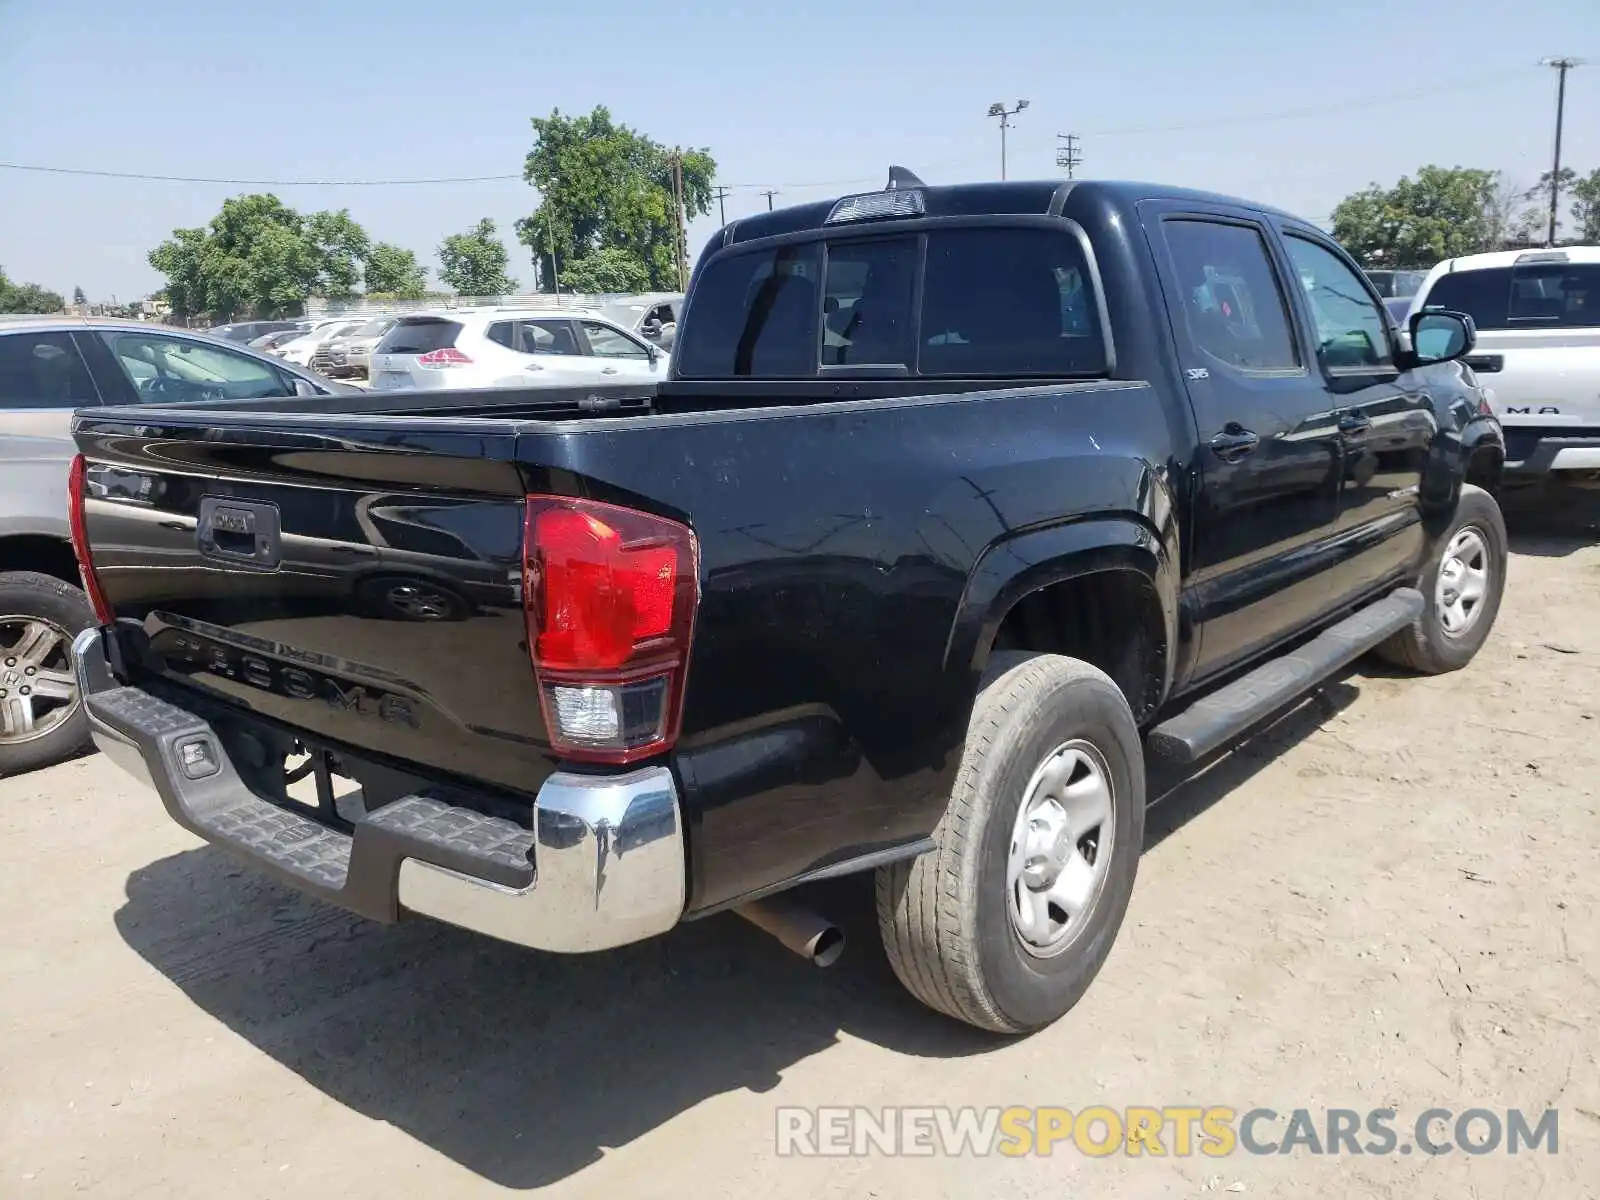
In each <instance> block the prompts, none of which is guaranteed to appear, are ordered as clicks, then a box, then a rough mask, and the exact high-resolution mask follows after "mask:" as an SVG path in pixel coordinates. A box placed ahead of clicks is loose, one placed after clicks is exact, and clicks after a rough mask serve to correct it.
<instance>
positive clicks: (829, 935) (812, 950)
mask: <svg viewBox="0 0 1600 1200" xmlns="http://www.w3.org/2000/svg"><path fill="white" fill-rule="evenodd" d="M733 911H734V912H736V913H738V914H739V915H740V916H741V917H743V918H744V919H745V920H746V921H749V922H750V924H752V925H754V926H755V927H756V928H757V929H761V930H764V931H765V932H767V933H770V934H771V935H772V936H773V937H775V938H777V939H778V941H779V942H781V943H782V944H783V945H785V946H787V947H788V948H789V949H790V950H793V951H794V952H795V953H796V954H798V955H799V956H800V957H801V958H808V959H810V960H811V961H812V962H814V963H815V964H816V965H817V966H819V967H831V966H832V965H833V964H834V963H835V962H837V961H838V959H839V955H841V954H843V953H844V934H843V933H841V932H840V931H839V927H838V926H837V925H835V924H834V923H833V922H832V921H829V920H827V919H826V918H823V917H819V916H818V915H817V914H816V913H814V912H812V911H811V910H810V909H808V908H801V907H800V906H799V905H798V904H795V903H793V902H792V901H789V900H785V899H784V898H783V897H781V896H769V897H767V899H765V900H752V901H751V902H750V903H749V904H741V905H740V906H739V907H738V908H736V909H734V910H733Z"/></svg>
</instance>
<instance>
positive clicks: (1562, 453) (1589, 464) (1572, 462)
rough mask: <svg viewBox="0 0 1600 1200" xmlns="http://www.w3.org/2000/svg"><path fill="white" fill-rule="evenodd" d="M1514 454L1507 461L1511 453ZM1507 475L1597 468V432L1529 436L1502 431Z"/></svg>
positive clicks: (1599, 439) (1599, 440)
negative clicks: (1574, 434) (1514, 458)
mask: <svg viewBox="0 0 1600 1200" xmlns="http://www.w3.org/2000/svg"><path fill="white" fill-rule="evenodd" d="M1513 454H1516V455H1517V456H1518V457H1517V459H1516V460H1515V461H1509V460H1510V457H1511V455H1513ZM1506 455H1507V459H1508V461H1507V462H1506V466H1505V472H1506V474H1507V475H1510V476H1516V477H1521V478H1527V477H1530V476H1536V475H1548V474H1550V473H1551V472H1552V471H1600V434H1585V435H1582V436H1576V437H1529V436H1528V435H1526V434H1522V435H1519V434H1518V431H1517V430H1516V429H1515V428H1510V429H1507V430H1506Z"/></svg>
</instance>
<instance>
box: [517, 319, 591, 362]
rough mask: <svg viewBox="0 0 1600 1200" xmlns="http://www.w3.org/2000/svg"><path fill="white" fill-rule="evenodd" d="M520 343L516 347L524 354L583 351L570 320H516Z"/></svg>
mask: <svg viewBox="0 0 1600 1200" xmlns="http://www.w3.org/2000/svg"><path fill="white" fill-rule="evenodd" d="M517 327H518V329H519V330H520V332H521V339H522V344H521V345H520V346H518V347H517V349H518V350H521V351H522V353H524V354H563V355H577V354H582V353H583V348H582V347H581V346H579V345H578V335H577V334H575V333H573V332H572V322H571V321H518V322H517Z"/></svg>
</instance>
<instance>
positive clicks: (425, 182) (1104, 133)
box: [0, 67, 1527, 194]
mask: <svg viewBox="0 0 1600 1200" xmlns="http://www.w3.org/2000/svg"><path fill="white" fill-rule="evenodd" d="M1526 71H1527V68H1525V67H1519V68H1517V69H1516V70H1513V71H1506V72H1502V73H1500V74H1497V75H1482V76H1477V77H1474V78H1471V79H1467V80H1463V81H1461V82H1459V83H1453V84H1443V85H1439V86H1436V87H1430V88H1421V89H1413V90H1411V91H1408V92H1392V93H1388V94H1385V95H1378V96H1365V97H1359V98H1351V99H1347V100H1343V101H1333V102H1330V103H1321V104H1310V105H1302V106H1300V107H1298V108H1290V109H1282V110H1278V111H1276V112H1254V113H1237V114H1234V115H1232V116H1227V117H1216V118H1208V119H1206V120H1202V121H1187V122H1182V123H1180V124H1174V125H1134V126H1124V127H1122V128H1118V129H1093V130H1089V131H1088V132H1087V133H1084V134H1081V135H1079V136H1081V137H1101V138H1106V137H1134V136H1138V135H1141V134H1147V133H1182V132H1186V131H1188V130H1191V129H1215V128H1218V127H1221V126H1226V125H1241V124H1249V123H1251V122H1256V121H1290V120H1295V119H1298V118H1301V117H1315V116H1321V115H1323V114H1326V113H1335V112H1341V111H1345V110H1351V109H1364V108H1382V107H1386V106H1389V105H1393V104H1397V103H1400V102H1402V101H1405V100H1413V99H1417V98H1419V97H1425V96H1432V95H1438V94H1441V93H1449V92H1458V91H1468V90H1479V89H1482V88H1484V87H1488V86H1491V85H1493V84H1496V83H1503V82H1506V81H1508V80H1510V79H1513V78H1526V77H1527V76H1526ZM970 161H971V159H970V156H969V157H966V158H962V159H959V160H958V159H951V160H947V161H946V162H943V163H934V164H931V166H932V167H934V168H937V167H940V166H958V165H961V164H963V163H967V162H970ZM924 165H925V166H928V165H930V164H924ZM0 170H7V171H24V172H34V173H37V174H46V175H77V176H88V177H92V178H98V179H124V180H132V181H136V182H144V183H209V184H222V185H227V186H236V187H274V188H288V187H428V186H434V185H438V184H461V183H520V182H523V177H522V176H521V175H520V174H506V175H449V176H439V177H430V178H420V179H243V178H225V177H217V176H203V175H154V174H147V173H144V172H138V171H103V170H97V169H93V168H88V167H57V166H48V165H42V164H38V163H16V162H0ZM880 178H881V176H856V177H855V178H853V179H815V180H811V181H808V182H787V183H780V184H777V185H772V184H767V183H733V184H728V185H726V186H727V187H728V188H729V189H730V190H733V191H756V192H761V193H763V194H764V193H765V192H766V191H767V190H768V189H771V190H773V191H804V190H806V189H808V188H825V187H848V186H851V185H854V184H858V183H874V182H877V181H878V180H879V179H880Z"/></svg>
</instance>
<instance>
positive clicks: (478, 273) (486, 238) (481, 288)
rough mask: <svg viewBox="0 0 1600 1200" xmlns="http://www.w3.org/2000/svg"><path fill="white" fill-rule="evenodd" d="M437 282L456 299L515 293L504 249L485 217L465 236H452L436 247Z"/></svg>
mask: <svg viewBox="0 0 1600 1200" xmlns="http://www.w3.org/2000/svg"><path fill="white" fill-rule="evenodd" d="M439 278H440V279H442V280H444V282H445V283H446V284H447V285H448V286H449V287H451V288H454V289H455V292H456V294H457V295H458V296H504V295H506V294H507V293H509V292H514V291H516V290H517V285H516V281H515V280H513V279H512V278H511V277H510V276H509V275H507V274H506V246H505V243H504V242H502V241H501V240H500V239H499V238H497V237H496V236H495V232H494V222H493V221H491V220H490V219H489V218H488V217H484V218H483V220H481V221H479V222H478V223H477V224H476V225H474V226H473V227H472V228H471V229H469V230H467V231H466V232H465V233H453V234H451V235H450V236H449V237H447V238H445V240H444V242H443V243H442V244H441V245H440V246H439Z"/></svg>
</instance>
